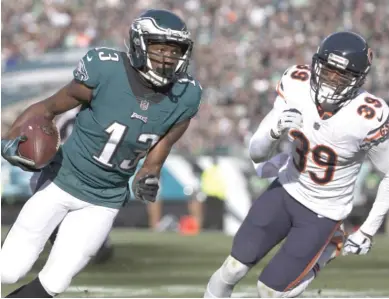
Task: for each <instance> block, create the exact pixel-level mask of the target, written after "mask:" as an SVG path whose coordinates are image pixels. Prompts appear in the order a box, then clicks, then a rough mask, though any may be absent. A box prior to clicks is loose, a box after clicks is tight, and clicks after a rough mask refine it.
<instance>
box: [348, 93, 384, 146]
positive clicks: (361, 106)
mask: <svg viewBox="0 0 389 299" xmlns="http://www.w3.org/2000/svg"><path fill="white" fill-rule="evenodd" d="M355 101H356V103H355V104H356V106H355V107H354V109H356V113H357V115H358V117H360V118H361V122H363V124H364V127H365V132H366V133H365V134H364V136H365V138H364V139H363V142H362V146H361V147H362V148H363V149H368V148H370V147H371V146H373V145H376V144H379V143H381V142H383V141H385V140H387V139H388V138H389V107H388V104H387V103H386V102H385V101H384V100H383V99H381V98H378V97H376V96H374V95H372V94H370V93H367V92H363V93H361V94H360V95H359V96H358V97H357V98H356V99H355Z"/></svg>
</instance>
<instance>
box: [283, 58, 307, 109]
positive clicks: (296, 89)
mask: <svg viewBox="0 0 389 299" xmlns="http://www.w3.org/2000/svg"><path fill="white" fill-rule="evenodd" d="M310 76H311V71H310V66H308V65H293V66H291V67H289V68H288V69H287V70H286V71H285V72H284V73H283V74H282V77H281V79H280V81H279V82H278V84H277V87H276V92H277V94H278V97H279V98H280V99H282V100H283V101H284V102H285V103H287V104H288V105H290V106H295V104H296V103H294V102H293V101H296V100H297V101H298V100H299V98H300V97H299V96H298V95H299V94H300V93H302V92H303V91H302V90H303V89H305V88H306V87H307V83H308V84H309V78H310Z"/></svg>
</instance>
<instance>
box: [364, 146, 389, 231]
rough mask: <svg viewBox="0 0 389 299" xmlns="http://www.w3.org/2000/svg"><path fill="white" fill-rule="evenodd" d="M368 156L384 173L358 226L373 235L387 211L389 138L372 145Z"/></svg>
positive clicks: (388, 209) (388, 202) (388, 198)
mask: <svg viewBox="0 0 389 299" xmlns="http://www.w3.org/2000/svg"><path fill="white" fill-rule="evenodd" d="M368 156H369V158H370V160H371V162H372V163H373V165H374V167H375V168H376V169H377V170H378V171H380V172H381V173H383V174H384V178H383V179H382V180H381V182H380V185H379V187H378V192H377V196H376V199H375V201H374V204H373V207H372V208H371V210H370V213H369V215H368V217H367V218H366V220H365V222H364V223H363V224H362V226H361V228H360V230H361V232H363V233H364V234H366V235H368V236H374V235H375V234H376V232H377V231H378V229H379V228H380V227H381V225H382V223H383V221H384V219H385V216H386V214H387V213H388V211H389V139H387V140H386V141H385V142H383V143H380V144H378V145H377V146H374V147H372V148H371V149H370V150H369V152H368Z"/></svg>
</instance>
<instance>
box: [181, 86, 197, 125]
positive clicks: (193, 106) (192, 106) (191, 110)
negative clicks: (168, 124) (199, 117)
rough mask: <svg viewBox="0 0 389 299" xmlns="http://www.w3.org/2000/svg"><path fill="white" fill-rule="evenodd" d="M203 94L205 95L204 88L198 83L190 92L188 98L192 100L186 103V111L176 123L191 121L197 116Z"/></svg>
mask: <svg viewBox="0 0 389 299" xmlns="http://www.w3.org/2000/svg"><path fill="white" fill-rule="evenodd" d="M202 93H203V90H202V87H201V85H200V84H199V83H198V82H197V81H196V84H195V85H194V86H193V88H191V90H189V92H188V95H187V96H188V97H190V98H189V99H188V101H186V102H185V106H186V109H185V111H184V112H183V113H182V114H181V115H180V117H179V118H178V120H177V121H176V123H179V122H182V121H184V120H188V119H191V118H193V117H194V116H195V115H196V114H197V112H198V111H199V109H200V105H201V97H202Z"/></svg>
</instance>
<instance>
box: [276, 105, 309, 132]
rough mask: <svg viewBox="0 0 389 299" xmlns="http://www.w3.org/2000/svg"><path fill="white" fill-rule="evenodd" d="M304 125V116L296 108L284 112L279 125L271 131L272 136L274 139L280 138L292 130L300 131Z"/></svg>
mask: <svg viewBox="0 0 389 299" xmlns="http://www.w3.org/2000/svg"><path fill="white" fill-rule="evenodd" d="M302 125H303V115H302V114H301V112H300V111H298V110H297V109H295V108H291V109H288V110H284V111H283V112H282V113H281V115H280V118H279V119H278V122H277V124H276V125H275V126H274V127H273V128H272V129H271V131H270V135H271V136H272V137H273V138H274V139H278V138H280V136H281V135H282V134H283V133H284V132H286V131H289V130H290V129H300V128H301V127H302Z"/></svg>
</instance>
